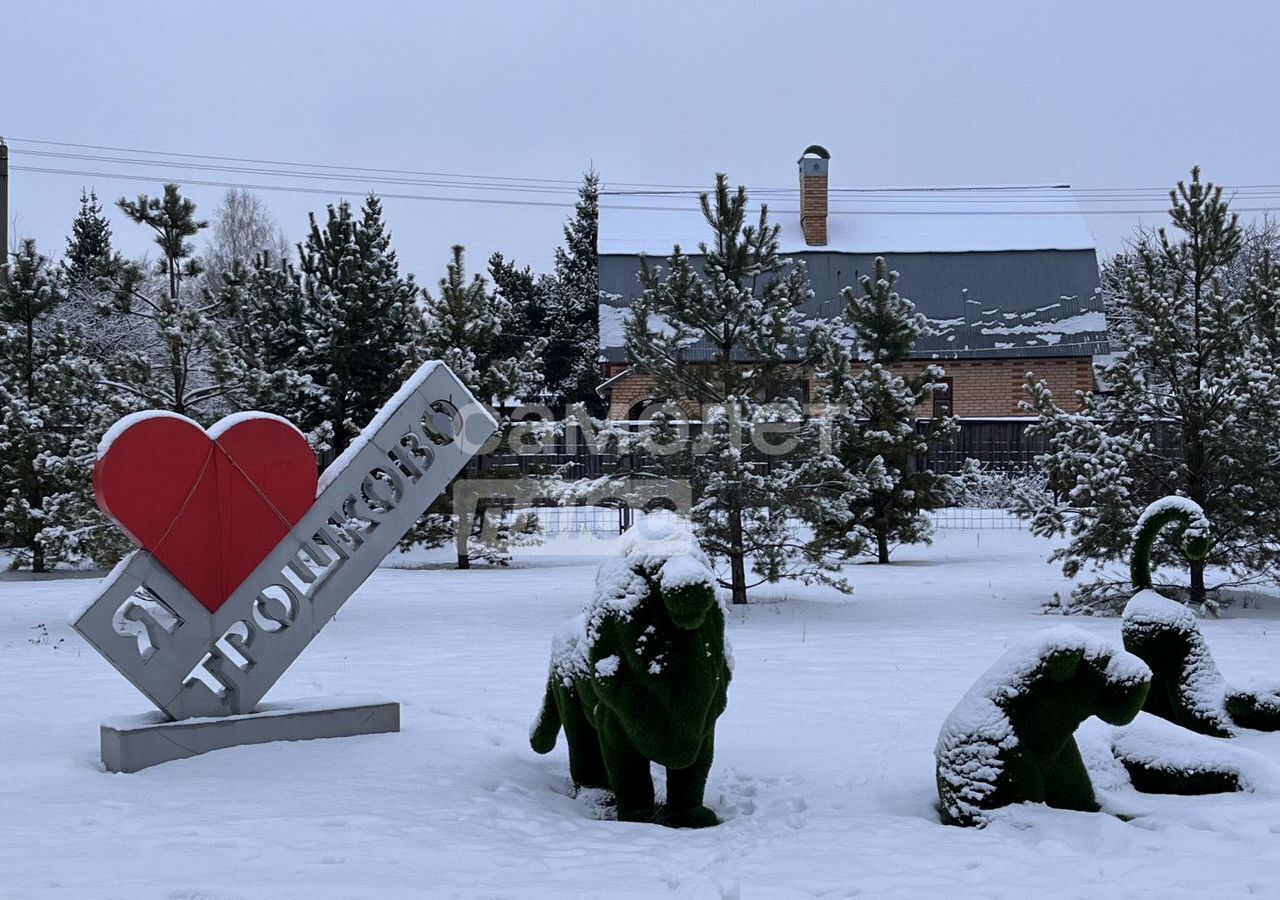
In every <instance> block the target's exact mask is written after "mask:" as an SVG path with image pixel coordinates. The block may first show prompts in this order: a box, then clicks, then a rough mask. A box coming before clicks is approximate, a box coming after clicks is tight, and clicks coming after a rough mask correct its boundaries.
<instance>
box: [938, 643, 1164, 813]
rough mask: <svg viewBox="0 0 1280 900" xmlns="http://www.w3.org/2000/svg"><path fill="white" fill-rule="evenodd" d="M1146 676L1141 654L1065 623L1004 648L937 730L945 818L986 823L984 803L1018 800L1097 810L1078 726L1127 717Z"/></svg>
mask: <svg viewBox="0 0 1280 900" xmlns="http://www.w3.org/2000/svg"><path fill="white" fill-rule="evenodd" d="M1150 681H1151V672H1150V670H1149V669H1148V668H1147V667H1146V666H1145V665H1143V663H1142V661H1141V660H1140V659H1138V658H1137V657H1135V656H1132V655H1131V654H1128V653H1126V652H1124V651H1123V650H1120V649H1119V648H1117V647H1113V646H1111V645H1110V644H1108V643H1107V642H1105V641H1103V640H1101V639H1100V638H1096V637H1094V636H1093V635H1091V634H1089V633H1088V632H1086V631H1082V630H1080V629H1079V628H1075V627H1072V626H1069V625H1067V626H1061V627H1059V628H1054V629H1051V630H1049V631H1045V632H1042V633H1040V634H1038V635H1035V636H1033V637H1032V638H1031V639H1030V640H1028V641H1026V642H1025V643H1023V644H1020V645H1018V646H1017V647H1015V648H1014V649H1012V650H1010V651H1009V652H1008V653H1006V654H1005V655H1004V656H1002V657H1001V658H1000V659H999V660H998V661H997V662H996V663H995V665H993V666H992V667H991V668H990V669H988V670H987V671H986V673H985V674H984V675H983V676H982V677H981V678H979V679H978V681H977V682H975V683H974V685H973V687H972V688H970V689H969V692H968V693H967V694H965V696H964V698H963V699H962V700H961V701H960V703H959V704H958V705H957V706H956V708H955V709H954V710H953V711H952V713H951V715H950V716H948V717H947V720H946V722H945V723H943V726H942V731H941V732H940V733H939V735H938V745H937V749H936V756H937V780H938V796H939V798H940V799H941V801H942V820H943V821H944V822H946V823H948V824H952V825H984V824H986V822H987V821H988V817H989V813H990V812H991V810H994V809H998V808H1000V807H1002V806H1007V805H1009V804H1011V803H1025V802H1032V803H1046V804H1048V805H1049V806H1053V807H1057V808H1059V809H1074V810H1082V811H1086V812H1097V811H1098V809H1099V807H1098V801H1097V799H1096V798H1095V797H1094V793H1093V783H1092V782H1091V781H1090V779H1089V773H1088V771H1087V770H1086V769H1085V766H1084V762H1083V761H1082V760H1081V758H1080V749H1079V748H1078V747H1077V746H1076V742H1075V738H1074V735H1075V731H1076V729H1077V728H1078V727H1079V726H1080V723H1081V722H1083V721H1084V720H1085V719H1087V718H1089V717H1090V716H1094V715H1096V716H1098V718H1100V719H1102V720H1103V721H1104V722H1110V723H1111V724H1113V725H1123V724H1125V723H1127V722H1130V721H1132V720H1133V717H1134V716H1136V715H1137V714H1138V712H1139V710H1141V709H1142V701H1143V700H1144V699H1145V697H1146V694H1147V687H1148V685H1149V684H1150Z"/></svg>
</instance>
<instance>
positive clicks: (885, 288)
mask: <svg viewBox="0 0 1280 900" xmlns="http://www.w3.org/2000/svg"><path fill="white" fill-rule="evenodd" d="M874 265H875V269H874V272H872V273H871V274H869V275H862V276H861V277H859V279H858V287H857V288H853V287H846V288H845V289H844V290H843V291H842V292H841V296H842V297H843V299H844V308H843V310H842V311H841V315H840V318H839V319H837V320H835V321H834V322H832V323H830V324H829V326H827V327H825V328H822V329H819V330H818V331H816V332H815V334H814V336H813V337H814V352H815V356H816V358H817V362H816V364H815V366H816V369H817V375H818V377H819V379H820V381H821V382H822V388H821V389H820V391H819V395H818V396H819V398H820V399H821V400H822V401H823V402H824V403H825V404H826V414H825V416H826V419H827V423H828V427H829V428H831V432H832V445H833V452H834V453H835V455H836V456H837V457H838V458H839V459H840V460H841V462H842V463H843V464H844V466H845V467H846V468H847V469H849V470H850V471H851V472H855V473H858V474H859V475H860V476H861V477H862V478H863V479H865V481H866V486H867V493H866V494H865V495H861V496H859V497H858V498H857V500H856V501H855V502H854V507H853V513H854V517H855V520H856V521H857V522H858V523H859V524H860V525H862V526H863V527H864V528H865V529H866V530H867V531H868V532H869V533H870V534H871V536H872V537H873V538H874V541H875V554H876V559H877V561H879V562H881V563H887V562H888V561H889V552H890V547H891V545H895V544H913V543H920V542H924V543H928V542H929V540H930V539H931V536H932V526H931V524H930V522H929V519H928V517H926V516H925V515H924V512H925V511H926V510H930V509H937V508H938V507H939V506H941V505H943V504H944V503H945V502H946V500H947V496H948V494H949V492H950V488H951V479H950V478H948V477H947V476H945V475H939V474H937V473H935V472H931V471H929V470H928V469H925V468H924V467H922V466H920V465H918V462H917V461H918V459H919V457H920V456H921V455H922V454H925V453H927V452H928V451H929V449H930V448H931V447H933V446H936V445H938V444H940V443H944V442H946V441H948V440H950V439H951V437H952V436H953V434H954V433H955V429H956V423H955V419H953V418H951V417H933V416H932V411H931V413H930V415H931V421H930V422H929V427H928V430H927V431H920V430H919V429H918V428H917V426H916V422H917V414H916V409H917V407H918V406H919V405H920V404H922V403H929V402H930V401H931V399H932V397H933V392H934V391H935V390H938V389H940V388H941V386H942V382H941V380H940V379H941V378H942V376H943V375H944V374H945V373H944V372H943V370H942V368H941V367H940V366H937V365H925V366H924V367H923V368H921V370H920V371H919V372H917V373H914V374H903V373H902V372H901V371H899V372H895V371H894V370H893V367H894V366H895V365H900V364H901V363H903V362H905V361H906V359H907V358H908V356H909V355H910V353H911V350H912V349H913V348H914V347H915V343H916V340H917V339H918V338H919V337H920V336H921V335H923V334H927V333H928V327H929V326H928V320H927V319H926V318H925V317H924V315H923V314H921V313H918V312H916V308H915V304H913V303H912V302H911V301H910V300H908V299H906V298H905V297H903V296H902V295H900V294H899V293H898V291H897V282H898V273H897V272H894V271H891V270H890V269H889V266H888V264H887V263H886V262H885V260H884V258H883V257H876V260H875V264H874ZM930 406H932V404H931V403H930Z"/></svg>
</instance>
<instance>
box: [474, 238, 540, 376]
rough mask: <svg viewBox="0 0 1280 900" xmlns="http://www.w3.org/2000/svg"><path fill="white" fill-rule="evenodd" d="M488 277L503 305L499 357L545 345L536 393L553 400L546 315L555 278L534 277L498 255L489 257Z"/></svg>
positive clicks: (526, 268)
mask: <svg viewBox="0 0 1280 900" xmlns="http://www.w3.org/2000/svg"><path fill="white" fill-rule="evenodd" d="M489 277H490V278H491V279H492V280H493V287H494V293H495V294H496V295H497V297H498V298H499V299H500V300H501V301H502V303H503V304H504V321H503V323H502V334H501V335H499V336H498V338H497V346H498V347H499V348H500V353H501V355H503V356H518V355H519V354H520V353H521V352H522V351H523V350H524V349H525V348H526V347H528V346H529V345H530V343H531V342H533V341H543V342H544V343H546V344H547V345H548V349H547V350H545V351H544V352H543V353H542V355H541V357H540V358H539V360H538V370H539V372H540V373H541V374H542V376H543V379H542V382H541V385H540V389H539V390H540V392H541V393H542V394H543V396H546V397H547V398H548V399H553V400H554V399H555V398H554V397H551V396H549V395H550V393H551V388H550V387H549V385H548V382H547V380H546V374H547V365H548V362H547V361H548V359H549V358H550V356H551V350H550V344H551V342H552V340H553V338H552V335H551V330H552V327H551V322H550V318H549V316H550V310H551V306H552V295H553V294H554V293H555V279H554V278H553V277H552V276H550V275H537V274H535V273H534V271H533V270H532V269H531V268H529V267H528V266H525V267H524V268H520V267H519V266H518V265H517V264H516V263H515V262H514V261H511V260H508V259H507V258H506V257H504V256H503V255H502V254H501V253H494V254H493V255H492V256H490V257H489ZM529 399H532V398H529Z"/></svg>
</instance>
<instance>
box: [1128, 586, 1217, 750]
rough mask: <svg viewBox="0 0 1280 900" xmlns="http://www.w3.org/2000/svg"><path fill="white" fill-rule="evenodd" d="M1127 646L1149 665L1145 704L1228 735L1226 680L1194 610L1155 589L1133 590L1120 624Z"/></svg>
mask: <svg viewBox="0 0 1280 900" xmlns="http://www.w3.org/2000/svg"><path fill="white" fill-rule="evenodd" d="M1120 631H1121V634H1122V635H1123V637H1124V647H1125V649H1126V650H1128V651H1129V652H1130V653H1132V654H1134V655H1135V656H1137V657H1139V658H1140V659H1141V660H1142V661H1143V662H1145V663H1146V664H1147V665H1148V666H1150V667H1151V672H1152V678H1151V690H1150V691H1148V692H1147V700H1146V703H1145V704H1144V705H1143V709H1145V710H1146V711H1147V712H1149V713H1151V714H1152V715H1153V716H1159V717H1160V718H1162V719H1168V720H1169V721H1170V722H1173V723H1174V724H1176V725H1181V726H1182V727H1183V728H1189V729H1191V730H1192V731H1195V732H1199V733H1200V734H1209V735H1213V736H1214V737H1230V736H1231V734H1232V731H1231V718H1230V716H1228V715H1227V709H1226V706H1225V703H1224V696H1225V694H1226V689H1227V682H1226V679H1224V678H1223V677H1222V673H1221V672H1219V671H1218V666H1217V664H1215V663H1214V661H1213V655H1212V654H1211V653H1209V646H1208V645H1207V644H1206V643H1205V641H1204V637H1203V636H1202V635H1201V634H1200V626H1199V625H1198V624H1197V622H1196V616H1195V613H1193V612H1192V611H1191V610H1189V609H1187V608H1186V607H1185V606H1183V605H1182V604H1181V603H1178V602H1176V601H1174V600H1170V599H1169V598H1168V597H1165V596H1163V595H1161V594H1158V593H1156V592H1155V591H1152V590H1142V591H1139V592H1138V593H1136V594H1134V595H1133V599H1131V600H1130V601H1129V603H1128V605H1127V606H1125V608H1124V619H1123V624H1122V625H1121V627H1120Z"/></svg>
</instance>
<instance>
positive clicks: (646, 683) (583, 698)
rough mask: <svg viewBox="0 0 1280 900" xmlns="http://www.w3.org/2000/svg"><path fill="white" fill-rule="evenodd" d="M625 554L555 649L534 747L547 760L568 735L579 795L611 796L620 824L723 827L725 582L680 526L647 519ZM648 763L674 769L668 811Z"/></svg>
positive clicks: (624, 543)
mask: <svg viewBox="0 0 1280 900" xmlns="http://www.w3.org/2000/svg"><path fill="white" fill-rule="evenodd" d="M619 547H620V551H621V556H620V557H618V558H614V559H609V560H606V561H605V562H604V563H603V564H602V565H601V566H600V569H599V571H598V573H597V576H596V590H595V595H594V596H593V597H592V599H591V601H590V603H588V605H587V608H586V610H585V611H584V612H583V614H582V615H581V616H578V617H577V618H576V619H574V620H572V621H571V622H569V623H568V624H567V625H565V626H564V627H563V628H562V629H561V630H560V631H559V633H557V635H556V637H555V640H554V641H553V644H552V651H551V672H550V675H549V676H548V679H547V691H546V695H545V698H544V700H543V705H542V710H541V712H540V713H539V715H538V719H537V721H535V722H534V725H533V729H532V731H531V733H530V744H531V745H532V747H533V749H534V750H536V751H537V752H539V753H548V752H550V751H551V749H552V748H553V747H554V746H555V743H556V737H557V735H558V734H559V732H560V730H561V729H562V728H563V730H564V733H565V740H566V742H567V743H568V747H569V774H570V777H571V778H572V779H573V782H574V785H575V786H576V787H577V788H579V789H582V788H603V789H606V790H609V791H612V793H613V795H614V798H615V800H616V801H617V807H618V818H619V819H621V820H624V821H646V822H647V821H656V822H659V823H661V824H664V825H669V826H672V827H676V828H681V827H685V828H696V827H703V826H707V825H715V824H717V823H718V821H719V820H718V819H717V817H716V815H715V813H713V812H712V811H711V810H710V809H708V808H707V807H706V806H704V805H703V792H704V789H705V787H706V782H707V774H708V773H709V772H710V770H711V760H712V753H713V748H714V737H715V723H716V719H717V718H719V716H720V714H721V713H722V712H724V709H725V705H726V703H727V689H728V686H729V679H730V674H731V662H730V657H729V650H728V646H727V644H726V642H725V636H724V607H723V606H722V605H721V604H720V603H719V602H718V601H717V598H716V591H715V585H716V577H715V575H714V573H713V572H712V571H711V568H710V565H709V561H708V559H707V556H706V554H704V553H703V552H702V549H701V547H699V546H698V542H697V540H696V539H695V538H694V536H693V533H692V532H691V531H690V529H689V526H688V524H687V523H686V522H684V521H683V520H680V519H675V518H671V517H658V516H650V517H647V518H643V519H641V520H640V521H638V522H637V523H636V524H635V525H634V526H633V527H632V528H630V529H629V530H628V531H627V532H626V533H625V534H623V535H622V537H621V538H619ZM651 761H652V762H655V763H658V764H659V765H661V766H665V767H666V769H667V802H666V804H665V805H664V806H663V807H662V808H661V809H655V807H654V793H653V779H652V777H651V775H650V772H649V763H650V762H651Z"/></svg>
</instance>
